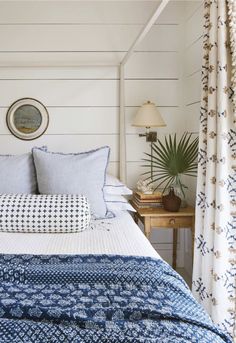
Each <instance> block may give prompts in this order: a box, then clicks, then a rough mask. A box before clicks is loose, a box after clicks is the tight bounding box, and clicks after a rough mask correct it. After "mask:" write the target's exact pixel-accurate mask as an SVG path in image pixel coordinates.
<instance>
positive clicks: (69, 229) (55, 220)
mask: <svg viewBox="0 0 236 343" xmlns="http://www.w3.org/2000/svg"><path fill="white" fill-rule="evenodd" d="M90 217H91V216H90V206H89V203H88V201H87V199H86V198H85V197H84V196H81V195H66V194H58V195H36V194H2V195H0V231H6V232H31V233H36V232H37V233H74V232H80V231H84V230H85V229H86V228H87V227H88V226H89V224H90Z"/></svg>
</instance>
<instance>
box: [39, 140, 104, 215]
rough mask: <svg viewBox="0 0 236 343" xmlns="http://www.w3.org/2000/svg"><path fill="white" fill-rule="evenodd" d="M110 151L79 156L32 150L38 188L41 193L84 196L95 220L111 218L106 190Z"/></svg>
mask: <svg viewBox="0 0 236 343" xmlns="http://www.w3.org/2000/svg"><path fill="white" fill-rule="evenodd" d="M109 154H110V148H109V147H107V146H105V147H102V148H99V149H96V150H91V151H88V152H82V153H77V154H73V153H71V154H64V153H55V152H49V151H42V150H40V149H38V148H34V149H33V157H34V163H35V167H36V174H37V181H38V189H39V193H41V194H83V195H84V196H86V198H87V199H88V200H89V202H90V205H91V212H92V214H93V216H94V217H95V218H106V217H108V216H110V214H109V213H108V211H107V206H106V202H105V200H104V194H103V188H104V184H105V179H106V169H107V165H108V161H109Z"/></svg>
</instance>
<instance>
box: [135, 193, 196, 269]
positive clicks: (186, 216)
mask: <svg viewBox="0 0 236 343" xmlns="http://www.w3.org/2000/svg"><path fill="white" fill-rule="evenodd" d="M131 204H132V206H133V207H134V208H135V209H136V211H137V212H134V220H135V222H136V223H138V220H141V222H142V223H143V225H144V233H145V235H146V237H147V238H148V239H149V237H150V233H151V229H173V265H172V266H173V268H174V269H176V259H177V239H178V229H181V228H185V229H190V230H191V231H192V249H193V247H194V227H195V226H194V224H195V209H194V208H193V207H185V208H181V209H180V210H179V212H168V211H166V210H164V208H159V207H148V208H137V207H136V206H135V205H134V204H133V203H132V200H131Z"/></svg>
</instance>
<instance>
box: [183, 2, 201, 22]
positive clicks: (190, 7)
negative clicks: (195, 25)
mask: <svg viewBox="0 0 236 343" xmlns="http://www.w3.org/2000/svg"><path fill="white" fill-rule="evenodd" d="M202 3H203V0H196V1H195V0H193V1H185V4H184V5H185V6H184V7H185V22H186V21H188V20H189V19H190V17H192V16H193V15H194V13H195V12H196V11H197V9H198V8H199V7H200V6H201V4H202Z"/></svg>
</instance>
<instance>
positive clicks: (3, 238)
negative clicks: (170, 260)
mask: <svg viewBox="0 0 236 343" xmlns="http://www.w3.org/2000/svg"><path fill="white" fill-rule="evenodd" d="M0 253H2V254H37V255H43V254H46V255H51V254H112V255H126V256H129V255H130V256H148V257H154V258H160V256H159V255H158V253H157V252H156V250H155V249H154V248H153V247H152V245H151V244H150V242H149V241H148V240H147V238H146V237H145V236H144V234H143V233H142V231H141V230H140V228H139V227H138V226H137V224H135V222H134V221H133V219H132V217H131V215H130V214H129V213H128V212H126V211H123V212H119V213H118V214H117V215H116V217H115V218H112V219H106V220H93V221H92V223H91V227H90V228H89V229H87V230H85V231H83V232H79V233H65V234H63V233H58V234H55V233H53V234H52V233H51V234H46V233H43V234H40V233H9V232H1V233H0Z"/></svg>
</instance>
